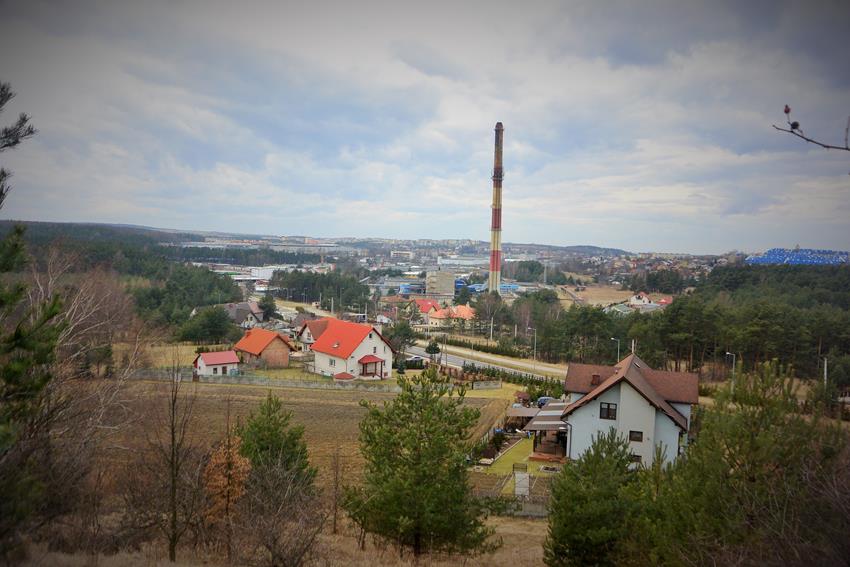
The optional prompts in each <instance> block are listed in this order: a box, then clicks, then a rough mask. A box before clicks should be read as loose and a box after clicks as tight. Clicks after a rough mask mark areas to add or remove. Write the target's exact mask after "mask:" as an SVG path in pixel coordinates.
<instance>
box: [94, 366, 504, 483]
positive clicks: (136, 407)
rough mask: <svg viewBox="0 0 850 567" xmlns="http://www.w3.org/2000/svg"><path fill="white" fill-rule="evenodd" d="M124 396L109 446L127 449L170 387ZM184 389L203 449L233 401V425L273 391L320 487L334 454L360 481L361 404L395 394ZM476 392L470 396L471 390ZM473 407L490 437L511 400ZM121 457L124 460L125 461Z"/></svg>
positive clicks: (481, 401) (147, 387) (219, 430)
mask: <svg viewBox="0 0 850 567" xmlns="http://www.w3.org/2000/svg"><path fill="white" fill-rule="evenodd" d="M126 388H127V390H126V392H125V395H124V398H125V399H127V400H129V401H128V402H127V407H128V408H129V410H130V415H131V416H133V417H131V419H130V420H129V421H128V422H127V423H126V424H125V426H124V427H123V428H122V429H121V431H120V433H119V434H118V435H116V436H114V437H113V438H112V439H111V444H113V445H116V446H118V447H124V448H135V447H137V446H139V444H140V443H142V442H143V440H144V439H145V428H146V427H148V426H149V421H148V420H147V419H145V416H146V413H147V412H148V410H149V408H150V404H152V403H153V404H157V403H160V405H163V404H164V403H165V396H166V394H167V385H166V384H165V383H161V382H147V381H138V382H135V381H131V382H129V383H128V384H127V387H126ZM186 391H194V392H195V393H196V400H195V406H194V416H195V421H194V424H193V425H194V428H193V441H194V442H196V443H198V444H199V445H201V446H202V447H208V446H211V445H212V444H214V443H216V442H217V441H218V440H219V439H221V438H222V437H223V435H224V432H225V428H226V412H227V405H228V401H229V403H230V412H231V422H232V423H236V422H237V420H245V419H246V418H247V417H248V415H249V414H250V413H251V412H252V411H253V410H255V409H256V407H257V406H258V405H259V404H260V402H262V400H263V399H264V398H265V397H266V396H267V395H268V393H269V392H272V393H274V395H276V396H278V397H279V398H280V399H281V401H282V402H283V406H284V408H286V409H288V410H291V411H292V416H293V417H292V419H293V423H295V424H298V425H302V426H303V427H304V437H305V440H306V442H307V447H308V451H309V454H310V462H311V463H312V464H313V465H315V466H317V467H318V468H319V484H320V485H324V484H325V483H326V481H327V480H328V479H329V478H330V476H331V473H330V465H331V462H332V459H333V455H334V452H335V451H336V450H337V447H338V448H339V453H340V457H341V462H342V465H341V466H342V468H343V470H344V475H343V478H346V479H351V480H355V479H357V478H359V476H360V474H361V470H362V465H363V460H362V457H361V455H360V451H359V449H358V444H357V438H358V434H359V430H358V425H359V423H360V420H361V419H362V418H363V416H364V415H365V410H364V409H363V408H362V407H361V406H360V400H362V399H366V400H368V401H370V402H373V403H377V404H381V403H383V402H385V401H389V400H391V399H392V398H393V397H394V395H395V394H389V393H383V392H367V391H347V390H307V389H294V388H293V389H290V388H285V387H281V388H278V387H275V388H265V387H260V386H242V385H218V384H187V385H186ZM470 393H472V392H470ZM467 403H468V404H469V405H470V406H472V407H476V408H478V409H479V410H480V411H481V419H480V420H479V425H478V427H477V428H476V430H475V432H474V434H473V435H474V436H481V435H483V434H484V433H486V431H487V429H488V428H489V427H490V425H491V424H492V423H493V422H494V421H495V420H496V419H498V418H499V417H500V416H501V415H503V414H504V409H505V407H506V406H507V404H508V400H506V399H504V398H495V397H494V398H489V397H474V396H469V397H468V402H467ZM126 455H127V451H126V450H122V449H115V450H112V451H110V458H111V460H113V462H115V463H116V464H120V462H121V461H123V460H125V457H126ZM122 456H123V457H122Z"/></svg>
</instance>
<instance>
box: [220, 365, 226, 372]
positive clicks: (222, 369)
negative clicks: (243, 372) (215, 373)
mask: <svg viewBox="0 0 850 567" xmlns="http://www.w3.org/2000/svg"><path fill="white" fill-rule="evenodd" d="M221 373H222V374H227V367H226V366H222V367H221Z"/></svg>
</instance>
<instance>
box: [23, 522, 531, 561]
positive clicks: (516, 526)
mask: <svg viewBox="0 0 850 567" xmlns="http://www.w3.org/2000/svg"><path fill="white" fill-rule="evenodd" d="M487 523H488V525H490V526H491V527H492V528H493V529H494V530H495V536H496V538H499V539H501V541H502V545H501V547H500V548H499V549H498V550H496V552H495V553H492V554H490V555H483V556H481V557H475V558H471V559H466V560H464V558H461V557H440V556H435V557H427V556H426V557H425V558H423V559H421V560H420V561H419V563H415V562H414V561H413V558H412V557H410V556H405V557H403V558H402V557H399V555H398V553H397V552H396V551H395V550H394V549H393V548H382V547H379V546H376V545H375V542H374V541H372V539H371V538H367V540H366V549H364V550H363V551H360V550H359V549H358V548H357V538H356V536H355V534H354V532H353V531H352V530H351V528H350V526H348V525H346V524H345V523H344V522H343V524H342V527H341V529H340V531H339V533H337V534H336V535H333V534H331V533H330V530H327V531H326V532H325V533H323V534H321V535H320V536H319V540H318V544H317V550H316V551H317V553H316V557H315V558H314V559H313V560H312V561H311V562H310V563H309V565H311V566H315V567H335V566H343V565H350V566H354V567H374V566H380V567H383V566H392V565H397V566H404V567H413V566H414V565H434V566H439V567H444V566H449V565H461V564H463V565H468V566H470V567H478V566H482V567H483V566H492V567H519V566H522V567H525V566H529V567H535V566H538V565H540V566H542V565H543V541H544V539H545V537H546V528H547V524H546V521H545V520H534V519H524V518H500V517H494V518H490V519H489V520H488V522H487ZM23 564H24V565H28V566H31V567H36V566H38V567H42V566H43V567H47V566H50V567H89V566H90V565H99V566H101V567H153V566H162V567H164V566H173V567H190V566H191V567H195V566H201V565H206V566H223V565H226V563H225V562H223V561H220V560H216V559H215V558H211V557H207V556H199V555H195V554H194V553H192V552H190V551H188V550H181V552H180V553H178V555H177V563H169V562H168V558H167V553H166V551H165V549H164V548H162V547H158V546H157V547H145V548H143V550H142V551H139V552H137V553H120V554H118V555H114V556H106V557H98V558H96V559H95V558H93V557H91V556H86V555H83V554H74V555H67V554H63V553H54V552H48V551H46V550H44V549H43V548H40V547H34V548H33V549H32V550H31V553H30V559H29V561H27V562H25V563H23Z"/></svg>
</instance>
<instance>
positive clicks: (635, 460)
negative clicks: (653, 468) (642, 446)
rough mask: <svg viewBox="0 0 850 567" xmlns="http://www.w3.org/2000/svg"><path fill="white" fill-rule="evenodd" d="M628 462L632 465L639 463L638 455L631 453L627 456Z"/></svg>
mask: <svg viewBox="0 0 850 567" xmlns="http://www.w3.org/2000/svg"><path fill="white" fill-rule="evenodd" d="M629 461H631V462H633V463H640V462H641V461H642V459H641V456H640V455H635V454H634V453H632V454H631V455H629Z"/></svg>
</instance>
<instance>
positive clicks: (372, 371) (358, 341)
mask: <svg viewBox="0 0 850 567" xmlns="http://www.w3.org/2000/svg"><path fill="white" fill-rule="evenodd" d="M310 350H311V351H312V352H313V353H314V361H313V370H314V372H317V373H318V374H322V375H324V376H333V377H334V378H336V379H339V380H353V379H356V378H359V379H371V380H380V379H383V378H389V377H390V375H391V374H392V361H393V354H394V352H393V348H392V346H390V343H389V342H388V341H387V340H386V339H385V338H384V337H383V336H382V335H381V333H380V332H379V331H378V330H377V329H376V328H375V327H373V326H372V325H364V324H360V323H352V322H350V321H342V320H340V319H330V318H329V319H327V325H326V326H325V328H324V330H323V332H322V334H321V335H320V336H319V337H318V338H317V339H316V341H315V342H314V343H313V344H312V345H311V347H310Z"/></svg>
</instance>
